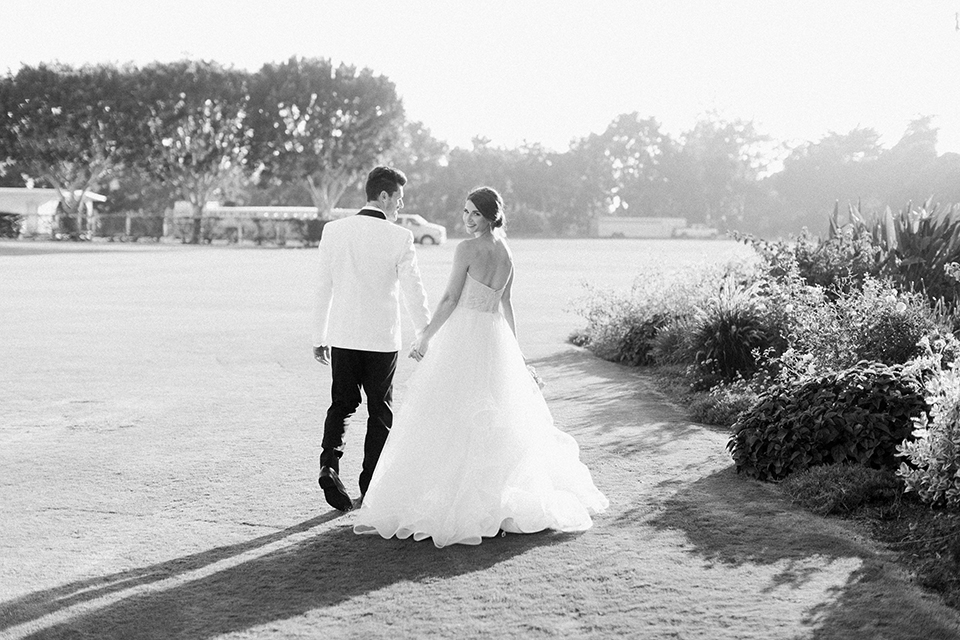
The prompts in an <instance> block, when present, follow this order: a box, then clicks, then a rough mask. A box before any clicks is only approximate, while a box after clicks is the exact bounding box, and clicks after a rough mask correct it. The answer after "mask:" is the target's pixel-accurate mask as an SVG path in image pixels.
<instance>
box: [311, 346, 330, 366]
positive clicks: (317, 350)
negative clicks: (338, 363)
mask: <svg viewBox="0 0 960 640" xmlns="http://www.w3.org/2000/svg"><path fill="white" fill-rule="evenodd" d="M313 357H314V358H315V359H316V361H317V362H319V363H320V364H330V347H325V346H323V345H321V346H319V347H314V348H313Z"/></svg>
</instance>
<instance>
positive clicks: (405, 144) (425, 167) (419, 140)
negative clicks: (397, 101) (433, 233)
mask: <svg viewBox="0 0 960 640" xmlns="http://www.w3.org/2000/svg"><path fill="white" fill-rule="evenodd" d="M449 154H450V148H449V147H448V146H447V144H446V143H445V142H443V141H442V140H437V139H436V138H434V137H433V134H432V133H431V132H430V129H428V128H427V127H426V126H425V125H424V124H423V123H422V122H406V123H405V124H404V125H403V128H402V130H401V132H400V137H399V140H398V141H397V143H396V144H395V145H394V146H393V148H392V149H391V150H390V152H389V153H388V154H387V155H386V157H385V158H384V161H385V162H386V163H387V164H389V165H392V166H395V167H397V168H398V169H400V170H401V171H403V172H404V174H406V176H407V180H408V182H407V185H406V186H405V187H404V190H403V193H404V198H403V200H404V206H405V207H409V208H411V209H412V210H413V211H422V212H424V213H425V214H427V215H428V217H431V216H432V215H433V210H432V205H431V203H432V202H434V201H435V199H436V198H437V196H438V195H439V194H440V192H442V191H443V189H444V187H443V184H442V178H441V175H442V171H443V169H444V168H445V167H446V166H447V164H448V162H449Z"/></svg>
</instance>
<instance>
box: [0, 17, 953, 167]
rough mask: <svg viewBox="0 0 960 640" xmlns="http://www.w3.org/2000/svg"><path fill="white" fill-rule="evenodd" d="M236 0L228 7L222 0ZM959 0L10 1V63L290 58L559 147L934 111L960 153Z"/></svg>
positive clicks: (477, 131) (446, 131) (888, 124)
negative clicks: (623, 119) (617, 123)
mask: <svg viewBox="0 0 960 640" xmlns="http://www.w3.org/2000/svg"><path fill="white" fill-rule="evenodd" d="M226 7H229V9H227V8H226ZM958 12H960V0H909V1H908V0H896V1H894V0H870V1H869V2H865V1H864V0H798V1H794V0H727V1H722V2H718V1H717V0H489V1H486V0H465V1H462V2H461V1H459V0H421V1H409V2H403V1H400V0H397V1H395V2H385V1H383V0H229V1H226V0H135V1H134V0H73V1H72V2H64V1H63V0H0V34H2V35H0V72H4V71H7V70H14V71H15V70H16V69H17V68H19V66H20V64H21V63H26V64H37V63H39V62H44V61H53V60H60V61H61V62H67V63H72V64H81V63H84V62H127V61H132V62H134V63H137V64H145V63H148V62H151V61H154V60H160V61H170V60H176V59H180V58H183V57H190V58H202V59H208V60H216V61H218V62H221V63H225V64H233V65H235V66H237V67H242V68H247V69H250V70H255V69H257V68H259V67H260V66H261V65H262V64H263V63H265V62H277V61H281V60H284V59H287V58H289V57H290V56H292V55H299V56H306V57H314V56H316V57H325V58H331V59H333V60H334V61H345V62H348V63H350V64H354V65H357V66H358V67H369V68H371V69H373V70H374V71H375V72H377V73H381V74H384V75H386V76H387V77H389V78H390V79H391V80H393V82H394V83H395V84H396V85H397V90H398V92H399V93H400V95H401V96H402V97H403V101H404V105H405V107H406V111H407V117H408V118H409V119H412V120H420V121H422V122H423V123H424V124H426V126H427V127H429V128H430V129H431V131H432V132H433V134H434V136H436V137H437V138H440V139H443V140H446V141H447V142H448V143H450V144H451V145H452V146H463V147H468V146H469V145H470V140H471V138H473V137H474V136H484V137H487V138H489V139H491V140H492V141H493V143H494V144H497V145H503V146H509V147H513V146H516V145H519V144H521V143H522V142H524V141H527V142H540V143H542V144H544V145H545V146H547V147H549V148H552V149H555V150H558V151H563V150H566V149H567V147H568V145H569V142H570V141H571V140H572V139H574V138H578V137H583V136H586V135H589V134H590V133H592V132H598V133H599V132H602V131H603V130H604V129H605V128H606V126H607V125H608V124H609V123H610V122H611V121H612V120H613V119H614V118H615V117H616V116H617V115H619V114H621V113H628V112H632V111H637V112H639V113H640V114H641V116H644V117H645V116H654V117H656V118H657V119H658V120H659V121H660V122H661V123H662V124H663V125H664V128H665V130H666V131H668V132H669V133H671V134H672V135H678V134H679V133H680V132H682V131H683V130H686V129H689V128H690V127H692V125H693V124H694V123H695V121H696V119H697V117H698V115H700V114H703V113H704V112H706V111H708V110H718V111H719V112H720V113H721V114H723V115H725V116H727V117H740V118H744V119H751V120H753V121H754V122H755V123H756V125H757V126H758V128H759V129H760V130H761V131H762V132H764V133H768V134H770V135H772V136H773V137H775V138H777V139H779V140H784V141H787V142H799V141H803V140H818V139H819V138H821V137H822V136H823V135H824V134H826V133H827V132H829V131H836V132H841V133H846V132H849V131H850V130H851V129H853V128H854V127H857V126H866V127H873V128H875V129H877V130H878V131H879V132H880V133H881V134H882V136H883V137H882V142H883V143H884V144H885V145H886V146H890V145H892V144H894V143H895V142H896V141H897V140H898V139H899V138H900V136H901V135H902V133H903V131H904V129H905V127H906V125H907V123H908V122H909V121H910V120H911V119H913V118H915V117H917V116H921V115H934V116H936V120H935V124H936V125H937V126H939V127H940V148H939V151H940V152H941V153H942V152H944V151H957V152H960V30H958V25H957V20H958V17H957V13H958Z"/></svg>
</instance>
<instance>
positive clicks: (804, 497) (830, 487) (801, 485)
mask: <svg viewBox="0 0 960 640" xmlns="http://www.w3.org/2000/svg"><path fill="white" fill-rule="evenodd" d="M780 488H781V489H782V490H783V492H784V493H786V494H787V495H788V496H790V498H791V499H792V500H793V501H794V502H796V503H797V504H799V505H801V506H802V507H804V508H805V509H809V510H810V511H813V512H814V513H817V514H820V515H822V516H825V515H830V514H845V513H850V512H852V511H855V510H856V509H857V508H859V507H860V506H862V505H865V504H868V503H871V502H891V501H893V500H896V499H897V497H898V496H899V495H900V493H901V492H902V490H903V487H902V485H901V484H900V482H899V481H898V480H897V477H896V475H895V474H894V473H893V472H892V471H890V470H889V469H870V468H868V467H864V466H863V465H858V464H825V465H820V466H817V467H811V468H809V469H804V470H803V471H800V472H798V473H795V474H793V475H791V476H790V477H789V478H787V479H786V480H784V481H783V484H781V485H780Z"/></svg>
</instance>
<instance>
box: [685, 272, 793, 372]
mask: <svg viewBox="0 0 960 640" xmlns="http://www.w3.org/2000/svg"><path fill="white" fill-rule="evenodd" d="M759 289H760V286H759V283H757V282H755V283H753V284H752V285H750V286H746V287H743V286H738V285H737V284H736V283H734V282H733V281H732V279H730V278H727V279H726V280H725V281H724V282H723V284H722V285H721V287H720V291H719V293H718V295H716V296H715V297H713V298H711V299H710V300H709V301H708V302H707V304H706V305H704V308H703V310H702V311H701V312H700V314H699V316H698V320H697V327H696V330H695V332H694V335H693V338H692V340H693V346H694V349H695V350H696V364H697V372H698V378H699V380H698V382H697V383H696V385H697V386H701V387H710V386H713V385H715V384H716V383H717V382H730V381H732V380H735V379H737V378H749V377H750V376H752V375H753V373H754V372H755V371H756V369H757V366H758V363H757V358H756V356H755V353H756V352H759V351H764V350H766V349H768V348H769V347H770V346H771V344H772V343H773V342H774V338H775V336H776V334H777V330H776V329H775V328H772V327H770V326H769V322H768V318H767V314H766V307H765V306H764V305H763V304H762V303H761V301H760V298H759V295H758V292H759Z"/></svg>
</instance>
